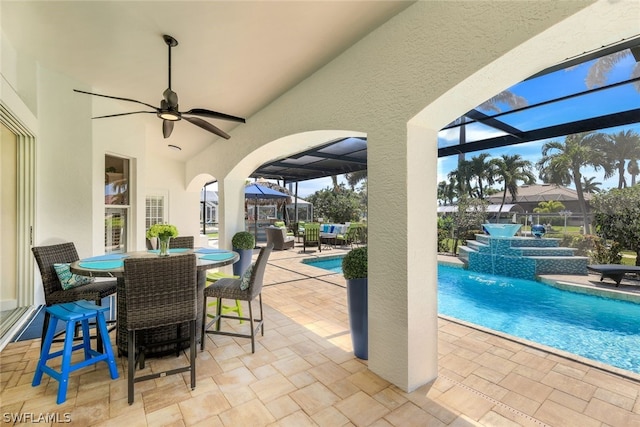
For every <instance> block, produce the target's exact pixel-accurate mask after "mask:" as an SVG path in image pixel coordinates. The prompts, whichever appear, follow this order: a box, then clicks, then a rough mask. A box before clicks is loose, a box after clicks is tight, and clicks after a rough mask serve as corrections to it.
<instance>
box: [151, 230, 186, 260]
mask: <svg viewBox="0 0 640 427" xmlns="http://www.w3.org/2000/svg"><path fill="white" fill-rule="evenodd" d="M177 235H178V229H177V228H176V226H175V225H171V224H153V225H152V226H151V227H150V228H149V229H148V230H147V239H151V238H152V237H157V238H158V249H160V256H169V241H170V240H171V238H172V237H176V236H177Z"/></svg>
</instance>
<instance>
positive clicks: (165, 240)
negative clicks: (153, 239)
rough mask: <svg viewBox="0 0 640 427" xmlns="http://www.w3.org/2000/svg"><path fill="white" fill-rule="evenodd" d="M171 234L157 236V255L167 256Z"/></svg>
mask: <svg viewBox="0 0 640 427" xmlns="http://www.w3.org/2000/svg"><path fill="white" fill-rule="evenodd" d="M170 240H171V236H158V249H159V256H169V241H170Z"/></svg>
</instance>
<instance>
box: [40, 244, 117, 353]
mask: <svg viewBox="0 0 640 427" xmlns="http://www.w3.org/2000/svg"><path fill="white" fill-rule="evenodd" d="M31 251H32V252H33V255H34V257H35V259H36V262H37V263H38V268H39V269H40V276H42V287H43V289H44V300H45V303H46V305H47V306H51V305H54V304H60V303H66V302H74V301H79V300H83V299H84V300H88V301H93V302H95V303H96V304H97V305H102V299H103V298H105V297H107V296H109V295H113V294H115V293H116V284H117V282H116V280H108V281H95V282H92V283H88V284H86V285H80V286H77V287H74V288H71V289H66V290H65V289H63V288H62V283H60V279H58V275H57V274H56V270H55V268H54V266H53V265H54V264H66V263H69V264H70V263H72V262H74V261H78V260H79V259H80V258H79V257H78V252H77V251H76V247H75V245H74V244H73V243H72V242H69V243H60V244H57V245H50V246H34V247H32V248H31ZM49 319H50V317H49V312H48V311H46V310H44V321H43V323H42V340H41V341H40V347H41V348H42V343H43V342H44V336H45V333H46V331H47V328H48V327H49ZM54 341H55V342H63V341H64V339H55V340H54ZM97 342H98V351H102V340H101V339H100V336H99V334H98V336H97Z"/></svg>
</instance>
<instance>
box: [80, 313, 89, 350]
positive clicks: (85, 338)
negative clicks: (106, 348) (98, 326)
mask: <svg viewBox="0 0 640 427" xmlns="http://www.w3.org/2000/svg"><path fill="white" fill-rule="evenodd" d="M81 323H82V349H83V350H84V360H89V359H91V337H90V335H89V319H82V322H81Z"/></svg>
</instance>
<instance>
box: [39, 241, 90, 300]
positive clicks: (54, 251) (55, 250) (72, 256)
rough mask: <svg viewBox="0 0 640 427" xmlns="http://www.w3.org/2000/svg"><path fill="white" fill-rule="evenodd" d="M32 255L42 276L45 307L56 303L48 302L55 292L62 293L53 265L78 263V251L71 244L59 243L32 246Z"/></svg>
mask: <svg viewBox="0 0 640 427" xmlns="http://www.w3.org/2000/svg"><path fill="white" fill-rule="evenodd" d="M31 251H32V252H33V255H34V257H35V259H36V263H38V268H39V269H40V275H41V276H42V285H43V287H44V298H45V301H46V303H47V305H51V304H53V303H55V302H56V301H49V299H48V297H49V295H51V294H53V293H54V292H57V291H62V284H61V283H60V280H59V279H58V275H57V274H56V270H55V269H54V268H53V264H59V263H72V262H74V261H78V260H79V259H80V258H79V257H78V251H76V247H75V245H74V244H73V243H72V242H69V243H60V244H57V245H50V246H34V247H33V248H31Z"/></svg>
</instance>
